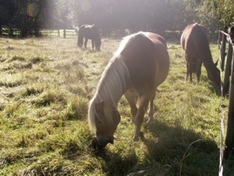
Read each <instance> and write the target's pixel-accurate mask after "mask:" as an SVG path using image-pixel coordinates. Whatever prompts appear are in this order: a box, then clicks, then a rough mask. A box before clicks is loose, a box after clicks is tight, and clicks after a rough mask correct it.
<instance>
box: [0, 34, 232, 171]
mask: <svg viewBox="0 0 234 176" xmlns="http://www.w3.org/2000/svg"><path fill="white" fill-rule="evenodd" d="M118 44H119V40H116V39H108V38H105V39H103V40H102V49H101V52H95V51H92V50H90V43H88V47H89V48H88V49H87V50H82V49H80V48H78V47H77V46H76V39H75V38H72V39H61V38H40V39H35V38H31V39H6V38H1V39H0V73H1V76H0V175H129V176H133V175H166V176H167V175H168V176H169V175H189V176H191V175H194V176H196V175H206V176H213V175H218V170H219V145H220V118H221V108H220V107H221V104H223V105H224V109H223V112H224V115H225V116H227V106H228V101H227V99H226V98H221V97H218V96H216V94H215V93H214V90H213V88H212V85H211V84H210V82H209V80H208V79H207V75H206V71H205V69H204V67H203V68H202V76H201V82H200V83H199V84H198V85H197V84H196V82H195V81H194V82H193V83H189V82H187V83H186V82H185V79H184V78H185V72H186V67H185V60H184V52H183V51H182V49H181V47H180V45H179V44H178V43H168V52H169V55H170V60H171V63H170V72H169V75H168V78H167V79H166V81H165V82H164V83H163V84H162V85H161V86H160V87H159V88H158V90H157V93H156V99H155V101H154V105H155V111H154V117H155V121H154V122H153V123H151V124H147V123H146V120H147V115H146V118H145V121H144V124H143V127H142V131H143V132H144V136H145V139H144V140H141V141H139V142H132V141H131V138H132V136H133V132H134V126H133V125H132V124H131V120H130V118H129V117H130V109H129V107H128V105H127V102H126V100H125V99H124V98H122V99H121V100H120V103H119V106H118V107H119V110H120V114H121V116H122V119H121V123H120V124H119V126H118V129H117V131H116V134H115V136H116V140H115V143H114V145H108V146H107V147H106V149H105V150H103V151H94V150H93V148H92V146H91V139H92V137H93V136H92V134H91V133H90V131H89V127H88V124H87V110H88V102H89V97H92V95H93V94H94V91H95V88H96V85H97V83H98V80H99V78H100V76H101V73H102V71H103V69H104V68H105V66H106V64H107V63H108V61H109V60H110V59H111V57H112V55H113V53H114V51H115V50H116V49H117V47H118ZM211 50H212V55H213V59H214V60H215V61H216V60H218V59H219V51H218V46H217V45H215V44H212V45H211ZM194 80H196V79H195V77H194ZM225 122H226V121H225ZM225 124H226V123H225ZM233 172H234V169H233V164H232V162H229V161H227V162H226V169H225V172H224V173H225V175H231V174H232V173H233Z"/></svg>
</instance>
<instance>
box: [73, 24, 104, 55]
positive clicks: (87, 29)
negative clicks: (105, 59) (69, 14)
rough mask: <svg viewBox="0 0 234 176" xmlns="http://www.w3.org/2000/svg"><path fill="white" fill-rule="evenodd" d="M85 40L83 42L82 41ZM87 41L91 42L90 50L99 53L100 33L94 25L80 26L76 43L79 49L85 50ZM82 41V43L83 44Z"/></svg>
mask: <svg viewBox="0 0 234 176" xmlns="http://www.w3.org/2000/svg"><path fill="white" fill-rule="evenodd" d="M84 39H85V41H84ZM88 39H90V40H91V41H92V49H94V48H95V49H96V50H98V51H100V47H101V38H100V33H99V30H98V28H97V26H96V25H94V24H93V25H82V26H81V27H80V28H79V31H78V42H77V45H78V46H79V47H83V45H84V47H85V48H87V42H88ZM83 41H84V42H83Z"/></svg>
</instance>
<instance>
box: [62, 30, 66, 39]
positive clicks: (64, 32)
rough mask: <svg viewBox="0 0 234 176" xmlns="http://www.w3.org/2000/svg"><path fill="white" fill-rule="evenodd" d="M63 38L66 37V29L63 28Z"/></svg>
mask: <svg viewBox="0 0 234 176" xmlns="http://www.w3.org/2000/svg"><path fill="white" fill-rule="evenodd" d="M63 38H66V29H63Z"/></svg>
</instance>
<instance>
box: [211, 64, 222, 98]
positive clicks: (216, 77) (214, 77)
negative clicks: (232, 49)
mask: <svg viewBox="0 0 234 176" xmlns="http://www.w3.org/2000/svg"><path fill="white" fill-rule="evenodd" d="M215 66H217V63H215ZM208 78H209V80H211V81H212V82H213V83H214V86H215V90H216V93H217V94H220V91H221V84H222V81H221V76H220V70H219V69H218V68H217V67H215V69H214V70H213V71H212V72H208Z"/></svg>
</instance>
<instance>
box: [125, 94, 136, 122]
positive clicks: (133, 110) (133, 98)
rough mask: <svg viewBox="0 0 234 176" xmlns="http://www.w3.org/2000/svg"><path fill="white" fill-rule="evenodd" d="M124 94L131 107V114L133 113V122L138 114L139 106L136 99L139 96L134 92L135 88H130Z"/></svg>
mask: <svg viewBox="0 0 234 176" xmlns="http://www.w3.org/2000/svg"><path fill="white" fill-rule="evenodd" d="M124 96H125V97H126V99H127V101H128V103H129V105H130V108H131V115H132V118H131V119H132V122H133V121H134V117H135V116H136V113H137V110H138V109H137V107H136V100H137V96H136V94H135V93H134V91H133V90H128V91H127V92H125V93H124Z"/></svg>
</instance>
